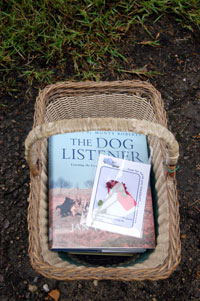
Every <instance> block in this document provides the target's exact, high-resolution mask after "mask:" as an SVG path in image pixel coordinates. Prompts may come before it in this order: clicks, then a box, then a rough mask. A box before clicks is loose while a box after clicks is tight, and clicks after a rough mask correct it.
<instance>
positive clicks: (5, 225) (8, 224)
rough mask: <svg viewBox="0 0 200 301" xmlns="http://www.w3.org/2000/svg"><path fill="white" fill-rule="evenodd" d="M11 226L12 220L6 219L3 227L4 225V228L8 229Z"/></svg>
mask: <svg viewBox="0 0 200 301" xmlns="http://www.w3.org/2000/svg"><path fill="white" fill-rule="evenodd" d="M9 226H10V222H9V220H7V219H6V220H5V222H4V225H3V227H4V229H8V227H9Z"/></svg>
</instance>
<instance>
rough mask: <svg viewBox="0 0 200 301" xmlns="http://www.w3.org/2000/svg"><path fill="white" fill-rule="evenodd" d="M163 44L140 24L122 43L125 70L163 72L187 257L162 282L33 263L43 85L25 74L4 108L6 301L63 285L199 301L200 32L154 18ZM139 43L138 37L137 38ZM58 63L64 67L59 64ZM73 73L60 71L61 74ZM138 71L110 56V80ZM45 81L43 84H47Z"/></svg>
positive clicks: (125, 296) (0, 114)
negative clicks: (32, 140)
mask: <svg viewBox="0 0 200 301" xmlns="http://www.w3.org/2000/svg"><path fill="white" fill-rule="evenodd" d="M148 29H149V30H150V31H151V33H152V35H153V36H154V37H156V36H157V39H158V40H159V44H160V45H159V46H156V47H153V46H150V45H148V41H149V40H150V37H149V35H148V34H147V33H146V32H145V31H144V30H142V29H139V28H138V29H137V35H136V39H135V37H134V36H133V34H131V33H129V36H128V37H126V39H125V40H123V41H122V42H121V45H120V47H121V48H122V49H123V52H124V55H125V57H126V58H127V63H123V62H121V69H123V70H129V71H130V70H133V69H134V70H135V69H137V70H138V69H139V68H143V70H146V71H149V72H151V71H156V72H157V73H159V74H160V75H157V76H155V77H152V78H149V77H146V76H144V75H143V74H141V73H140V74H139V77H140V78H141V79H142V80H149V81H150V82H151V83H152V84H153V85H154V86H155V87H156V88H157V89H158V90H159V91H160V92H161V94H162V97H163V100H164V102H165V108H166V111H167V116H168V120H169V128H170V129H171V131H172V132H173V133H174V134H175V135H176V138H177V140H178V142H179V143H180V160H179V165H180V169H179V171H178V173H177V180H178V192H179V201H180V214H181V222H180V223H181V240H182V261H181V263H180V265H179V266H178V268H177V270H176V271H175V272H174V273H173V274H172V275H171V277H170V278H169V279H166V280H159V281H156V282H149V281H143V282H130V283H129V282H122V281H120V282H115V281H100V282H93V281H72V282H59V281H55V280H49V279H45V278H43V277H42V276H40V275H39V274H37V273H36V272H35V271H33V269H32V268H31V266H30V263H29V258H28V255H27V250H28V232H27V221H26V218H27V197H28V192H29V171H28V167H27V164H26V162H25V160H24V140H25V138H26V136H27V134H28V132H29V131H30V130H31V127H32V116H33V106H34V101H35V97H36V95H37V93H38V89H39V85H38V84H37V83H35V84H34V85H33V86H32V87H31V86H27V85H26V84H25V83H24V82H23V81H22V79H21V78H19V77H17V78H16V80H17V88H18V91H17V92H16V94H15V95H13V96H9V95H7V96H4V97H3V98H2V99H1V103H3V104H5V105H6V106H5V107H1V109H0V120H1V123H0V128H1V137H0V147H1V180H2V181H1V198H0V206H1V210H0V224H1V225H2V226H1V246H0V248H1V249H0V259H1V264H2V269H1V271H0V294H1V296H2V297H1V300H2V301H3V300H4V301H6V300H9V301H12V300H13V301H14V300H50V299H45V297H47V294H48V293H47V292H46V290H47V289H45V287H43V286H44V285H45V284H47V285H48V288H49V290H52V289H55V288H57V289H59V291H60V292H61V297H60V299H59V300H79V301H80V300H92V301H93V300H152V301H157V300H162V301H163V300H198V297H199V285H200V283H199V279H200V272H199V268H200V262H199V258H200V256H199V240H198V239H199V222H200V209H199V208H200V200H199V195H200V191H199V189H200V185H199V178H200V159H199V149H200V147H199V142H200V136H199V135H200V60H199V53H200V47H199V46H200V39H199V33H198V32H197V30H194V32H190V31H188V30H183V29H182V28H180V27H179V26H177V25H176V24H175V23H173V20H167V19H165V20H163V21H162V22H159V23H156V24H153V23H152V24H149V25H148ZM144 41H146V43H144ZM136 42H137V43H136ZM55 67H56V66H55ZM67 77H68V74H67V70H66V73H65V75H61V74H59V72H58V74H57V78H58V80H62V79H65V78H67ZM134 78H137V79H138V76H137V75H134V74H132V73H128V72H123V73H121V74H120V75H119V73H118V72H117V71H115V72H114V71H112V70H110V68H109V60H108V61H107V62H105V73H104V74H103V75H102V77H101V79H102V80H115V79H122V80H124V79H134ZM41 87H42V86H40V88H41Z"/></svg>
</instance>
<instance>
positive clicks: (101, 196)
mask: <svg viewBox="0 0 200 301" xmlns="http://www.w3.org/2000/svg"><path fill="white" fill-rule="evenodd" d="M149 172H150V165H149V164H144V163H138V162H137V163H136V162H131V161H128V160H123V159H118V158H112V157H109V156H105V155H102V154H100V156H99V161H98V165H97V171H96V176H95V181H94V186H93V190H92V196H91V202H90V207H89V212H88V216H87V222H86V225H87V226H91V227H94V228H97V229H101V230H107V231H110V232H114V233H119V234H124V235H130V236H135V237H142V226H143V215H144V208H145V201H146V194H147V188H148V183H149Z"/></svg>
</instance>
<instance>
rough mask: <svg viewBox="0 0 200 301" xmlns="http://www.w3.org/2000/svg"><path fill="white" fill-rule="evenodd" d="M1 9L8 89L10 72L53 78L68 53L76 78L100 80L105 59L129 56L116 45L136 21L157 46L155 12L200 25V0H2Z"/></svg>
mask: <svg viewBox="0 0 200 301" xmlns="http://www.w3.org/2000/svg"><path fill="white" fill-rule="evenodd" d="M0 8H1V10H0V19H1V23H0V42H1V48H0V72H1V73H2V74H3V76H2V78H1V84H2V85H3V87H6V88H5V89H7V90H9V89H10V87H12V86H13V85H14V83H13V82H12V80H11V79H10V77H11V73H13V72H15V73H16V72H17V73H18V74H19V75H20V76H22V77H24V78H26V80H27V81H28V82H29V83H30V84H32V83H33V81H34V80H37V81H39V82H44V83H47V82H50V81H51V80H53V79H54V74H53V72H52V71H51V67H52V66H55V65H58V66H60V68H62V65H63V64H64V63H67V60H68V59H69V58H71V59H72V61H73V68H74V74H75V76H76V77H77V78H79V79H80V80H84V79H90V80H98V79H99V77H100V75H101V70H102V68H103V67H102V66H103V62H104V61H110V62H111V65H112V64H113V66H116V62H117V60H119V59H120V60H122V61H125V60H126V58H125V57H124V56H123V55H122V53H121V52H120V49H119V48H118V47H117V45H119V42H120V40H121V39H122V38H123V37H124V36H125V35H126V34H127V32H128V31H129V30H130V29H131V28H132V29H133V28H134V27H133V26H134V25H135V24H140V25H141V26H143V27H144V29H145V30H146V31H147V32H148V34H149V37H150V41H147V42H144V43H146V44H148V45H150V46H158V45H159V40H156V38H155V37H153V36H152V35H151V33H150V32H149V30H148V28H147V26H146V21H147V20H148V18H149V17H152V16H153V17H154V20H155V22H157V21H158V20H159V19H160V18H162V16H163V15H165V14H173V16H175V19H176V20H177V22H179V23H181V25H182V26H184V27H187V28H188V29H190V30H192V26H193V24H195V25H196V26H197V27H200V2H199V0H143V1H141V0H135V1H134V0H118V1H106V0H93V1H92V0H65V1H64V0H35V1H34V0H18V1H16V0H7V1H5V0H0ZM38 66H39V67H38ZM118 69H119V70H120V67H119V68H118ZM6 85H7V86H6Z"/></svg>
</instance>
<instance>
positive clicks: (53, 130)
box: [25, 117, 179, 176]
mask: <svg viewBox="0 0 200 301" xmlns="http://www.w3.org/2000/svg"><path fill="white" fill-rule="evenodd" d="M97 130H99V131H119V130H120V131H125V132H128V131H129V132H135V133H138V134H143V135H152V136H155V137H157V138H159V139H161V140H163V141H165V142H166V145H167V147H168V148H167V158H166V165H167V166H168V168H169V169H170V170H172V171H173V170H174V171H175V169H176V163H177V161H178V157H179V145H178V142H177V141H176V139H175V137H174V135H173V134H172V133H171V132H170V131H169V130H168V129H167V128H166V127H164V126H162V125H160V124H157V123H153V122H150V121H146V120H138V119H125V118H110V117H109V118H82V119H80V118H77V119H69V120H66V119H63V120H58V121H54V122H49V123H43V124H41V125H38V126H36V127H35V128H33V129H32V131H30V132H29V134H28V136H27V138H26V141H25V157H26V160H27V162H28V165H29V168H30V171H31V174H32V175H34V176H35V175H38V173H39V171H38V164H37V153H36V150H35V149H34V145H35V143H36V142H37V140H40V139H42V138H48V137H49V136H52V135H56V134H63V133H70V132H83V131H97ZM171 175H173V173H171Z"/></svg>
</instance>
